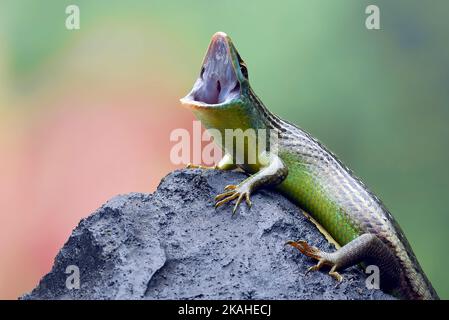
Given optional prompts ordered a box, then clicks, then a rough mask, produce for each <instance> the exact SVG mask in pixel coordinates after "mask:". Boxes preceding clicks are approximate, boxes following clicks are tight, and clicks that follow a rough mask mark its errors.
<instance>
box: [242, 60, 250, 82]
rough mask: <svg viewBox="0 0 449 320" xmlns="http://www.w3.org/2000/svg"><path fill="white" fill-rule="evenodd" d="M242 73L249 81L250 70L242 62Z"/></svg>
mask: <svg viewBox="0 0 449 320" xmlns="http://www.w3.org/2000/svg"><path fill="white" fill-rule="evenodd" d="M240 71H241V72H242V74H243V76H244V77H245V78H246V79H248V69H247V68H246V64H245V63H244V62H243V61H242V62H240Z"/></svg>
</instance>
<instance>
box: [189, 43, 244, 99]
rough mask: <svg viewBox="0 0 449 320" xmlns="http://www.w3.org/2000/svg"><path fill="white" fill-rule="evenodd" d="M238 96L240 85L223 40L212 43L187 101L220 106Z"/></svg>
mask: <svg viewBox="0 0 449 320" xmlns="http://www.w3.org/2000/svg"><path fill="white" fill-rule="evenodd" d="M239 95H240V83H239V81H238V79H237V76H236V74H235V70H234V68H233V66H232V61H231V58H230V55H229V51H228V45H227V43H226V41H225V39H223V38H218V39H216V40H215V41H213V42H212V43H211V45H210V47H209V50H208V53H207V56H206V58H205V60H204V64H203V67H202V69H201V73H200V77H199V78H198V79H197V81H196V82H195V84H194V86H193V89H192V91H191V92H190V94H189V95H188V97H187V98H188V99H189V100H191V101H193V102H200V103H203V104H221V103H223V102H226V101H230V100H232V99H235V98H237V97H238V96H239Z"/></svg>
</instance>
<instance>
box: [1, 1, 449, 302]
mask: <svg viewBox="0 0 449 320" xmlns="http://www.w3.org/2000/svg"><path fill="white" fill-rule="evenodd" d="M68 4H78V5H79V6H80V9H81V30H79V31H77V32H76V34H75V33H73V32H68V31H67V30H65V28H63V27H61V26H63V24H64V22H63V19H64V16H62V17H61V12H64V8H65V6H66V5H68ZM369 4H376V5H378V6H379V7H380V12H381V30H378V31H376V30H367V29H366V28H365V18H366V14H365V8H366V6H367V5H369ZM448 15H449V2H448V1H445V0H439V1H437V0H434V1H431V4H430V3H429V2H425V1H410V0H401V1H398V0H395V1H360V0H352V1H350V0H345V1H334V0H327V1H323V0H318V1H317V0H307V1H298V0H292V1H205V0H204V1H176V2H175V1H110V0H109V1H99V0H96V1H49V0H47V1H20V0H19V1H2V3H1V5H0V29H1V31H0V39H1V40H2V44H1V45H0V47H1V48H2V50H3V51H0V54H1V52H3V54H7V56H8V58H7V59H5V61H7V70H8V75H7V76H6V77H3V82H1V83H0V90H2V91H5V90H6V91H8V92H9V93H10V94H11V95H13V96H27V95H32V94H33V92H34V90H37V89H36V88H38V87H39V79H40V77H41V75H43V74H45V68H43V67H42V66H43V65H44V66H45V65H47V64H49V63H51V61H52V60H53V59H56V58H57V59H64V55H66V54H67V52H69V51H70V48H71V45H72V43H73V42H76V41H77V40H78V39H80V38H82V37H88V36H89V34H90V33H93V32H98V30H99V29H101V30H103V36H104V37H110V38H111V39H114V37H115V34H116V33H117V32H118V33H119V32H121V31H123V30H124V29H130V28H131V30H139V32H140V33H144V34H146V35H147V38H145V41H146V43H147V45H151V48H152V49H151V50H150V54H148V56H146V57H144V58H143V60H142V61H143V62H142V63H146V64H148V65H149V66H150V67H148V65H147V67H146V68H144V69H142V72H148V73H152V72H157V73H158V75H159V76H160V78H161V81H164V83H169V84H170V83H172V84H173V85H172V86H171V88H172V93H171V94H172V95H173V96H175V97H176V96H177V97H182V96H183V95H184V94H185V93H187V92H188V90H189V89H190V88H191V85H192V84H193V81H194V79H195V76H196V75H197V73H198V71H199V67H200V62H201V59H202V57H203V55H204V52H205V49H206V47H207V45H208V43H209V39H210V37H211V35H212V34H213V33H214V32H216V31H224V32H226V33H228V34H229V35H230V36H231V38H232V39H233V42H234V44H235V45H236V47H237V49H238V50H239V52H240V54H241V55H242V57H243V59H244V60H245V61H246V63H247V66H248V70H249V77H250V81H251V83H252V87H253V88H254V90H255V92H256V93H257V94H258V95H259V97H260V98H261V99H262V100H263V101H264V103H265V104H266V105H267V106H268V107H269V108H270V109H271V110H272V111H274V112H275V113H277V114H278V115H280V116H281V117H283V118H285V119H288V120H290V121H292V122H294V123H296V124H298V125H299V126H301V127H302V128H304V129H306V130H307V131H309V132H310V133H312V134H313V135H314V136H316V137H317V138H318V139H319V140H321V141H322V142H323V143H324V144H325V145H326V146H328V147H329V148H330V149H331V150H333V151H334V152H335V153H336V154H337V155H338V156H339V157H340V158H341V159H342V161H343V162H344V163H345V164H346V165H348V166H349V167H350V168H352V169H353V170H354V171H355V173H356V174H357V175H358V176H359V177H361V178H362V180H363V181H364V182H366V184H367V185H368V186H370V188H371V189H372V190H373V191H374V192H375V193H376V194H377V195H379V197H380V198H381V199H382V200H383V202H384V203H385V204H386V206H387V207H388V208H389V209H390V211H391V212H392V213H393V215H394V216H395V217H396V218H397V220H398V222H399V223H400V225H401V226H402V228H403V230H404V231H405V233H406V235H407V237H408V239H409V240H410V242H411V245H412V247H413V248H414V250H415V253H416V255H417V256H418V259H419V260H420V262H421V264H422V266H423V268H424V270H425V271H426V273H427V275H428V277H429V278H430V280H431V281H432V282H433V284H434V286H435V288H436V289H437V291H438V293H439V294H440V295H441V297H442V298H449V277H448V276H447V273H446V266H447V265H448V263H449V256H448V254H447V253H448V249H447V246H448V244H449V232H448V227H449V209H448V206H447V200H448V197H449V170H448V168H447V165H448V162H449V140H448V138H449V126H448V121H449V90H448V89H449V19H448ZM130 32H131V33H132V32H133V31H130ZM86 50H89V48H87V49H86ZM92 50H94V49H92ZM122 50H126V46H124V47H123V48H122ZM153 67H154V68H153ZM46 76H48V75H46ZM142 76H143V77H145V74H142ZM0 79H1V78H0ZM60 85H61V84H60ZM62 85H63V83H62ZM148 90H151V89H148ZM153 90H155V89H153ZM177 103H178V102H177V101H175V100H173V105H174V106H175V105H177ZM3 108H4V109H7V108H8V107H7V106H4V107H3ZM21 108H25V109H26V112H25V114H27V113H28V112H29V113H30V114H33V113H36V112H40V111H39V110H35V109H36V108H38V107H37V106H34V105H33V104H29V105H25V106H22V107H21ZM155 116H156V115H155ZM167 143H168V137H167Z"/></svg>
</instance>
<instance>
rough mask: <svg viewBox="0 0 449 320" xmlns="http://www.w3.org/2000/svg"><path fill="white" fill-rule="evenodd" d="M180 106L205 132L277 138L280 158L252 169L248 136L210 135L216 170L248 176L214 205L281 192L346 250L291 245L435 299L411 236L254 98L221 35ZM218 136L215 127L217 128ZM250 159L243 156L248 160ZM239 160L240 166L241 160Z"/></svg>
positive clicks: (393, 288) (407, 295)
mask: <svg viewBox="0 0 449 320" xmlns="http://www.w3.org/2000/svg"><path fill="white" fill-rule="evenodd" d="M181 102H182V103H183V104H184V105H186V106H188V107H190V108H191V109H192V111H193V113H194V114H195V116H196V117H197V118H198V119H199V120H200V121H201V122H202V123H203V125H204V126H205V127H206V128H207V129H215V130H217V132H219V133H220V135H221V137H224V136H225V130H226V129H242V130H246V129H249V128H251V129H271V130H274V131H275V132H276V133H277V135H278V138H279V149H278V152H277V153H276V154H274V153H273V152H271V150H269V149H268V148H267V149H266V150H265V152H263V153H260V154H257V158H256V160H257V161H256V162H255V163H253V164H248V163H245V162H244V163H242V164H237V165H236V164H235V163H237V161H236V159H242V158H243V157H246V156H247V155H248V146H258V145H259V143H260V141H258V139H257V137H250V138H248V140H247V141H246V143H245V144H244V148H241V149H238V150H236V152H235V153H233V152H232V150H227V148H226V145H224V144H223V141H222V140H221V139H219V138H218V135H217V134H214V133H213V132H211V134H212V135H213V136H214V138H215V142H216V143H218V144H219V145H220V146H221V147H222V149H223V151H224V153H225V154H226V156H225V157H224V158H223V160H222V161H221V162H220V163H219V164H218V165H217V166H216V168H218V169H226V170H227V169H233V168H236V167H239V168H241V169H243V170H245V171H246V172H247V173H249V174H250V176H249V178H248V179H246V180H244V181H242V182H241V183H240V184H238V185H236V186H227V187H226V188H225V192H224V193H223V194H221V195H218V196H217V198H216V201H217V203H216V206H220V205H223V204H225V203H227V202H230V201H232V200H236V204H235V206H234V211H235V209H236V208H237V207H238V205H239V204H240V202H241V201H242V200H246V202H247V203H248V205H251V202H250V195H251V193H253V192H254V191H255V190H257V189H258V188H262V187H265V186H268V185H275V186H276V188H277V189H278V190H279V191H280V192H282V193H283V194H285V195H286V196H287V197H289V198H290V199H291V200H293V201H294V202H296V203H297V204H298V205H299V206H300V207H301V208H303V209H304V210H305V211H306V212H308V213H309V214H310V215H311V216H312V218H313V219H314V220H315V221H316V222H317V223H318V224H319V225H320V226H321V227H322V228H324V229H325V231H326V232H327V233H328V234H330V235H331V236H332V238H333V239H334V240H335V241H336V242H337V243H338V244H339V245H340V246H342V248H341V249H339V250H337V251H336V252H334V253H325V252H322V251H320V250H319V249H317V248H314V247H311V246H309V245H308V244H307V243H305V242H304V241H298V242H295V241H289V242H288V243H289V244H291V245H293V246H295V247H297V248H298V249H299V250H300V251H301V252H303V253H304V254H306V255H308V256H310V257H312V258H315V259H317V260H318V261H319V262H318V264H317V265H316V266H314V267H312V268H311V270H318V269H319V268H320V267H321V266H322V265H329V266H331V267H332V269H331V272H330V273H329V274H330V275H332V276H334V277H335V278H336V279H338V280H341V279H342V277H341V275H340V274H339V273H338V272H337V269H344V268H345V267H348V266H350V265H354V264H357V263H359V262H362V261H365V262H367V263H371V264H376V265H378V266H379V268H380V269H381V275H382V277H381V280H382V279H383V280H384V283H381V287H382V288H383V289H384V290H385V291H388V292H391V293H393V294H395V295H396V296H398V297H400V298H404V299H438V295H437V293H436V292H435V290H434V289H433V287H432V285H431V283H430V282H429V280H428V279H427V277H426V275H425V274H424V272H423V271H422V269H421V267H420V265H419V263H418V261H417V259H416V257H415V255H414V253H413V251H412V249H411V247H410V245H409V243H408V241H407V239H406V238H405V236H404V233H403V232H402V230H401V228H400V227H399V225H398V224H397V223H396V221H395V220H394V218H393V216H392V215H391V214H390V213H389V212H388V210H387V209H386V208H385V206H384V205H383V204H382V202H381V201H380V200H379V199H378V198H377V197H376V196H375V195H374V194H373V193H372V192H371V191H369V190H368V188H367V187H366V186H365V185H364V184H363V183H362V182H361V181H360V179H358V178H357V177H356V176H355V175H354V174H353V173H352V172H351V171H350V170H349V169H348V168H347V167H346V166H344V165H343V164H342V163H341V162H340V161H339V160H338V159H337V157H336V156H335V155H333V154H332V153H331V152H329V151H328V150H327V149H326V148H325V147H324V146H323V145H322V144H321V143H319V142H318V141H317V140H316V139H314V138H313V137H312V136H311V135H310V134H308V133H307V132H305V131H304V130H302V129H300V128H298V127H297V126H295V125H293V124H291V123H289V122H287V121H284V120H282V119H280V118H279V117H277V116H276V115H274V114H273V113H271V112H270V111H269V110H268V109H267V108H266V107H265V106H264V105H263V103H262V102H261V101H260V100H259V98H258V97H257V96H256V95H255V94H254V92H253V90H252V89H251V87H250V85H249V81H248V71H247V69H246V65H245V63H244V62H243V60H242V59H241V58H240V55H239V54H238V52H237V50H236V49H235V47H234V45H233V44H232V41H231V39H230V38H229V37H228V36H227V35H226V34H224V33H221V32H219V33H216V34H215V35H214V36H213V38H212V41H211V44H210V45H209V49H208V51H207V54H206V56H205V58H204V61H203V66H202V69H201V74H200V77H199V78H198V80H197V81H196V83H195V85H194V87H193V89H192V91H191V92H190V93H189V94H188V95H187V96H186V97H185V98H183V99H181ZM212 131H213V130H212ZM244 159H246V158H244ZM238 163H240V162H238Z"/></svg>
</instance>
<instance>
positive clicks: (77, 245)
mask: <svg viewBox="0 0 449 320" xmlns="http://www.w3.org/2000/svg"><path fill="white" fill-rule="evenodd" d="M244 177H245V175H244V174H242V173H239V172H219V171H212V170H210V171H209V170H206V171H202V170H179V171H175V172H173V173H170V174H169V175H168V176H166V177H165V178H164V179H163V180H162V181H161V183H160V185H159V187H158V189H157V191H156V192H154V193H153V194H142V193H131V194H127V195H119V196H116V197H114V198H113V199H111V200H110V201H108V202H107V203H106V204H104V205H103V206H102V207H101V208H99V209H98V210H97V211H95V212H94V213H93V214H92V215H91V216H89V217H88V218H86V219H83V220H81V222H80V223H79V225H78V226H77V227H76V229H75V230H74V231H73V233H72V235H71V236H70V238H69V240H68V241H67V243H66V244H65V245H64V247H63V248H62V249H61V250H60V252H59V253H58V255H57V256H56V258H55V262H54V266H53V268H52V270H51V271H50V272H49V273H48V274H47V275H45V276H44V277H43V278H42V280H41V281H40V283H39V285H38V286H37V287H36V288H35V289H34V290H33V291H32V292H31V293H28V294H25V295H24V296H23V297H22V299H392V297H391V296H389V295H387V294H384V293H383V292H382V291H380V290H368V289H367V288H366V286H365V275H364V273H363V271H362V270H361V269H359V268H358V267H352V268H349V269H347V270H346V271H344V272H343V276H344V281H343V282H342V283H340V284H339V285H337V282H336V281H335V280H334V279H333V278H331V277H330V276H328V274H327V272H326V271H323V272H312V273H309V274H308V275H307V276H304V273H305V271H306V270H307V268H309V267H310V266H312V265H313V264H314V263H315V261H313V260H311V259H310V258H307V257H305V256H303V255H301V254H300V253H299V251H297V250H296V249H294V248H292V247H290V246H285V245H284V243H285V241H286V240H289V239H305V240H307V241H309V243H311V244H313V245H315V246H318V247H320V248H322V249H324V250H330V251H332V250H334V248H333V246H332V245H330V244H329V243H328V242H327V241H326V240H325V239H324V237H323V236H322V235H321V234H320V233H319V231H318V230H317V228H316V227H315V226H314V225H313V224H312V223H311V222H310V221H309V220H307V219H306V218H305V216H304V215H303V214H302V212H301V210H300V209H299V208H298V207H297V206H295V205H294V204H293V203H291V202H290V201H289V200H287V199H286V198H284V197H283V196H282V195H280V194H278V193H277V192H275V191H271V190H261V191H259V192H257V193H255V194H254V195H253V196H252V202H253V206H252V208H250V209H249V208H248V207H247V206H246V204H245V203H243V204H242V205H241V207H240V209H239V210H238V211H237V214H236V215H235V216H232V215H231V212H232V206H231V205H225V206H223V207H220V208H219V209H217V210H215V209H214V206H213V204H214V202H213V197H214V196H215V195H216V194H218V193H220V192H221V191H222V190H223V187H224V186H225V185H227V184H233V183H234V184H235V183H237V182H239V181H241V180H242V179H243V178H244ZM70 266H72V267H70ZM73 266H75V267H73ZM73 268H75V270H76V268H78V269H79V280H80V281H79V284H80V287H79V289H76V288H72V289H68V287H67V286H66V282H68V284H69V288H71V286H70V285H72V287H73V285H74V284H75V285H76V280H74V279H75V278H76V272H75V273H73ZM66 272H67V273H66ZM74 277H75V278H74Z"/></svg>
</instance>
